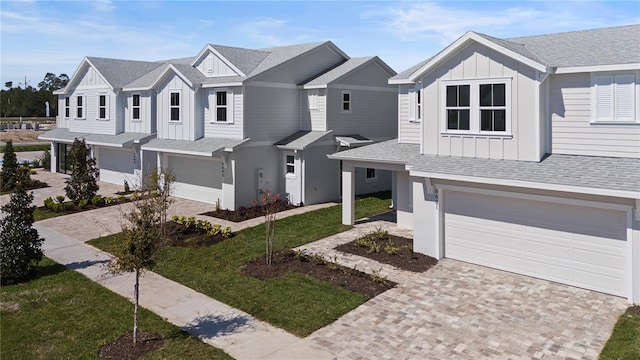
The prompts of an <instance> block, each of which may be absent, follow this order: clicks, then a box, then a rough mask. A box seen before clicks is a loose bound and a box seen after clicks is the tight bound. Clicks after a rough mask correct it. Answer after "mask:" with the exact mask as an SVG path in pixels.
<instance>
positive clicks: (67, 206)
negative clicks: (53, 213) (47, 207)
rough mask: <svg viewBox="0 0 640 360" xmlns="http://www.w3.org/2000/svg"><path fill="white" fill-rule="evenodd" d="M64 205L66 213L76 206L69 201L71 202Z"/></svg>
mask: <svg viewBox="0 0 640 360" xmlns="http://www.w3.org/2000/svg"><path fill="white" fill-rule="evenodd" d="M62 205H63V209H64V211H71V210H73V206H74V205H73V203H72V202H70V201H69V202H66V203H63V204H62Z"/></svg>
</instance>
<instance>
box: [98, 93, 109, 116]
mask: <svg viewBox="0 0 640 360" xmlns="http://www.w3.org/2000/svg"><path fill="white" fill-rule="evenodd" d="M101 96H104V117H103V118H101V117H100V108H101V106H100V97H101ZM97 98H98V101H97V104H96V120H98V121H109V94H107V93H99V94H98V95H97Z"/></svg>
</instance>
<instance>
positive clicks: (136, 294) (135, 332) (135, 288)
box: [133, 269, 140, 345]
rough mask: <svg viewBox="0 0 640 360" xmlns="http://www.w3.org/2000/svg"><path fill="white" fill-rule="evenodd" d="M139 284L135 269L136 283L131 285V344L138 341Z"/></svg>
mask: <svg viewBox="0 0 640 360" xmlns="http://www.w3.org/2000/svg"><path fill="white" fill-rule="evenodd" d="M139 285H140V271H139V270H137V269H136V283H135V285H133V302H134V308H133V345H136V344H137V343H138V299H139V292H138V288H139Z"/></svg>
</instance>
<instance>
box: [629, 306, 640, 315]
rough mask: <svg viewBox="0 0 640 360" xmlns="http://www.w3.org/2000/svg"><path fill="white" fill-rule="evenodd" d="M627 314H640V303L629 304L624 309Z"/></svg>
mask: <svg viewBox="0 0 640 360" xmlns="http://www.w3.org/2000/svg"><path fill="white" fill-rule="evenodd" d="M626 313H627V314H634V315H640V305H633V306H629V307H628V308H627V311H626Z"/></svg>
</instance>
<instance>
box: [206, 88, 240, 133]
mask: <svg viewBox="0 0 640 360" xmlns="http://www.w3.org/2000/svg"><path fill="white" fill-rule="evenodd" d="M222 91H224V92H226V93H227V105H226V108H227V121H218V92H222ZM233 99H234V97H233V90H231V89H228V88H219V89H215V90H211V92H209V109H210V120H209V122H210V123H211V124H223V125H224V124H233V122H234V119H233Z"/></svg>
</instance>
